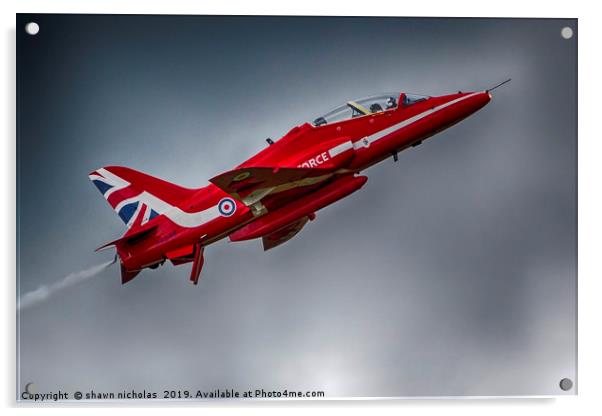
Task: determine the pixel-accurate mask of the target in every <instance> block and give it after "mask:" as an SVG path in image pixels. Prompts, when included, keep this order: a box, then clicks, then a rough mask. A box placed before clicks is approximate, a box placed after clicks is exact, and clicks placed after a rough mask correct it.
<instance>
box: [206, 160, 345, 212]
mask: <svg viewBox="0 0 602 416" xmlns="http://www.w3.org/2000/svg"><path fill="white" fill-rule="evenodd" d="M333 174H334V171H333V170H332V169H318V168H278V167H275V168H274V167H268V168H259V167H250V168H238V169H234V170H231V171H229V172H225V173H222V174H221V175H218V176H216V177H214V178H212V179H211V180H210V181H211V183H213V184H214V185H216V186H217V187H219V188H221V189H222V190H223V191H225V192H227V193H228V194H230V195H232V196H233V197H234V198H236V199H238V200H239V201H241V202H243V203H244V204H245V205H247V206H251V205H253V204H255V203H256V202H259V201H261V199H263V198H264V197H266V196H267V195H272V194H276V193H281V192H285V191H289V190H291V189H294V188H300V187H310V186H312V185H316V184H319V183H320V182H323V181H326V180H327V179H329V178H330V177H332V175H333Z"/></svg>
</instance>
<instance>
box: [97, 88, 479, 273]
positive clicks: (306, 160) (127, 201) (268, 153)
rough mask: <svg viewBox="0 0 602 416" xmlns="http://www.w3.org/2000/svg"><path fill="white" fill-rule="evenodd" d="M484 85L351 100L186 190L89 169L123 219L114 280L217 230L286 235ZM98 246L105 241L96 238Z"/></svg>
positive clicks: (469, 106)
mask: <svg viewBox="0 0 602 416" xmlns="http://www.w3.org/2000/svg"><path fill="white" fill-rule="evenodd" d="M490 99H491V94H490V93H489V92H487V91H483V92H472V93H457V94H450V95H444V96H439V97H420V96H413V95H410V94H404V93H401V94H399V93H397V94H385V95H382V96H375V97H371V98H367V99H364V100H357V101H350V102H348V103H347V104H346V105H345V106H342V107H340V108H339V109H337V110H334V111H333V112H331V113H329V114H327V115H325V116H324V117H319V118H318V119H316V120H315V121H314V122H313V123H304V124H302V125H299V126H297V127H294V128H293V129H292V130H291V131H289V132H288V133H287V134H286V135H284V136H283V137H282V138H280V139H279V140H277V141H275V142H272V141H270V143H271V144H270V145H269V146H267V147H266V148H265V149H263V150H262V151H260V152H259V153H257V154H256V155H254V156H253V157H251V158H250V159H248V160H246V161H245V162H243V163H242V164H240V165H239V166H238V167H236V168H235V169H233V170H232V171H229V172H225V173H223V174H221V175H218V176H216V177H214V178H212V179H211V183H210V184H209V185H207V186H205V187H203V188H199V189H187V188H183V187H179V186H177V185H174V184H170V183H168V182H165V181H162V180H160V179H157V178H154V177H152V176H149V175H145V174H143V173H140V172H137V171H135V170H133V169H129V168H125V167H116V166H109V167H105V168H101V169H98V170H96V171H94V172H92V173H91V174H90V179H91V180H92V181H93V182H94V183H95V185H96V186H97V187H98V189H99V190H100V191H101V193H102V194H103V195H104V196H105V198H106V199H107V201H108V202H109V203H110V204H111V206H112V207H113V208H114V209H115V211H116V212H117V213H118V214H119V216H120V217H121V218H122V219H123V220H124V222H126V224H127V226H128V228H129V229H128V231H127V232H126V233H125V235H124V236H123V237H122V238H120V239H119V240H116V241H114V242H112V243H109V244H107V245H106V246H105V247H108V246H115V247H116V249H117V254H118V256H119V259H120V261H121V267H122V281H123V282H124V283H125V282H127V281H129V280H131V279H132V278H133V277H135V276H136V275H137V274H138V273H139V271H140V270H142V269H144V268H147V267H151V268H155V267H157V266H158V265H160V264H162V263H164V262H165V261H166V260H170V261H171V262H172V263H173V264H175V265H178V264H183V263H189V262H192V263H193V265H192V266H193V267H192V273H191V280H192V281H193V282H194V283H196V282H197V281H198V277H199V274H200V270H201V268H202V264H203V260H204V259H203V252H204V247H206V246H207V245H209V244H211V243H213V242H215V241H218V240H220V239H222V238H224V237H228V236H229V237H230V239H231V240H232V241H242V240H248V239H254V238H260V237H261V238H263V244H264V249H266V250H267V249H270V248H272V247H275V246H277V245H279V244H282V243H284V242H285V241H288V240H289V239H290V238H292V237H293V236H294V235H295V234H296V233H297V232H299V230H300V229H301V228H302V227H303V226H304V225H305V223H306V222H307V221H308V220H313V219H314V218H315V212H316V211H318V210H319V209H321V208H323V207H325V206H328V205H330V204H332V203H334V202H336V201H337V200H339V199H341V198H344V197H346V196H348V195H349V194H351V193H353V192H355V191H356V190H358V189H360V188H361V187H362V186H363V185H364V184H365V182H366V179H367V178H366V177H364V176H358V174H359V173H360V172H362V171H364V170H365V169H366V168H368V167H370V166H372V165H373V164H375V163H378V162H380V161H382V160H384V159H386V158H389V157H394V158H395V160H397V153H398V152H399V151H402V150H404V149H406V148H408V147H411V146H415V145H417V144H419V143H421V142H422V140H425V139H427V138H429V137H430V136H432V135H434V134H436V133H438V132H440V131H442V130H444V129H446V128H448V127H450V126H452V125H454V124H455V123H457V122H459V121H461V120H462V119H464V118H466V117H468V116H469V115H471V114H472V113H474V112H475V111H477V110H479V109H480V108H482V107H483V106H485V105H486V104H487V103H488V102H489V101H490ZM103 248H104V247H103Z"/></svg>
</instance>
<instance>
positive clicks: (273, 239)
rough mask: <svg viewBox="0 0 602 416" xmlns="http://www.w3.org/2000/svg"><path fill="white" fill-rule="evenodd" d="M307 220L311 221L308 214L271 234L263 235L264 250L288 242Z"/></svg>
mask: <svg viewBox="0 0 602 416" xmlns="http://www.w3.org/2000/svg"><path fill="white" fill-rule="evenodd" d="M307 221H309V217H307V216H305V217H302V218H299V219H298V220H297V221H295V222H293V223H290V224H288V225H286V226H285V227H282V228H281V229H279V230H276V231H274V232H273V233H271V234H268V235H266V236H263V238H262V241H263V249H264V251H267V250H269V249H271V248H274V247H276V246H279V245H280V244H284V243H286V242H287V241H288V240H290V239H291V238H293V237H294V236H296V235H297V233H299V231H301V229H302V228H303V226H304V225H305V224H306V223H307Z"/></svg>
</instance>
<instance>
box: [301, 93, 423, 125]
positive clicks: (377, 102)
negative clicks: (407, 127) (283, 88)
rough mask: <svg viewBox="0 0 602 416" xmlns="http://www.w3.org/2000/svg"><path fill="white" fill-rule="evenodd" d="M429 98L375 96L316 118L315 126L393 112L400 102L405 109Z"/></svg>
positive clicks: (403, 95)
mask: <svg viewBox="0 0 602 416" xmlns="http://www.w3.org/2000/svg"><path fill="white" fill-rule="evenodd" d="M427 98H429V97H428V96H426V95H416V94H405V93H401V94H399V93H396V92H392V93H385V94H379V95H373V96H370V97H366V98H361V99H359V100H353V101H348V102H347V103H346V104H345V105H342V106H340V107H337V108H335V109H334V110H332V111H330V112H329V113H327V114H325V115H323V116H321V117H318V118H316V119H315V120H314V121H313V125H314V126H316V127H319V126H323V125H325V124H330V123H336V122H337V121H343V120H347V119H350V118H354V117H360V116H365V115H368V114H374V113H378V112H381V111H387V110H392V109H394V108H397V107H398V106H399V101H400V100H401V105H402V106H403V107H405V106H408V105H412V104H415V103H417V102H420V101H424V100H426V99H427Z"/></svg>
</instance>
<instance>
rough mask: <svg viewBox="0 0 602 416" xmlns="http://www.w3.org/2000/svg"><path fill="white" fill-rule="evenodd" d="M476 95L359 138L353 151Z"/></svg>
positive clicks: (459, 99) (467, 96)
mask: <svg viewBox="0 0 602 416" xmlns="http://www.w3.org/2000/svg"><path fill="white" fill-rule="evenodd" d="M478 94H481V93H480V92H474V93H472V94H469V95H465V96H463V97H460V98H456V99H455V100H451V101H448V102H446V103H444V104H441V105H440V106H437V107H433V108H429V109H428V110H426V111H423V112H422V113H419V114H416V115H415V116H412V117H410V118H408V119H406V120H404V121H402V122H399V123H397V124H394V125H393V126H391V127H387V128H386V129H383V130H380V131H378V132H376V133H374V134H372V135H370V136H366V137H363V138H361V139H360V140H358V141H357V142H355V143H353V148H354V149H361V148H362V147H368V146H370V144H372V143H374V142H376V141H377V140H380V139H382V138H383V137H385V136H387V135H389V134H391V133H393V132H394V131H396V130H399V129H402V128H404V127H407V126H409V125H410V124H413V123H415V122H417V121H418V120H422V119H423V118H425V117H427V116H429V115H431V114H433V113H436V112H437V111H441V110H443V109H444V108H447V107H449V106H450V105H453V104H456V103H459V102H460V101H463V100H466V99H468V98H470V97H474V96H475V95H478Z"/></svg>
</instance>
